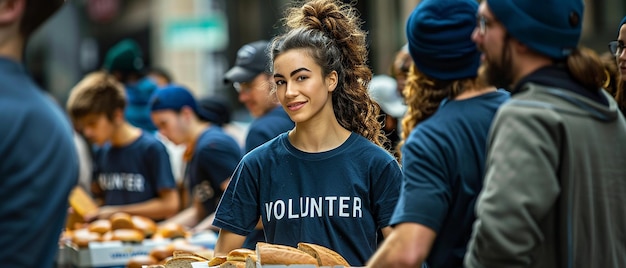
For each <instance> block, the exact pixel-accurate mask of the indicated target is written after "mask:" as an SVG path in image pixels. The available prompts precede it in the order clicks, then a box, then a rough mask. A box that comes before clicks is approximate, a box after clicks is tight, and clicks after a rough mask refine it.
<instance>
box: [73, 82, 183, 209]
mask: <svg viewBox="0 0 626 268" xmlns="http://www.w3.org/2000/svg"><path fill="white" fill-rule="evenodd" d="M126 104H127V100H126V95H125V91H124V87H123V85H122V84H121V83H119V82H118V81H117V80H116V79H115V78H114V77H113V76H111V75H109V74H107V73H105V72H93V73H90V74H88V75H87V76H85V77H84V78H83V79H82V80H81V81H80V82H79V83H78V84H77V85H76V86H74V88H73V89H72V90H71V92H70V96H69V98H68V101H67V112H68V114H69V116H70V118H71V120H72V122H73V123H74V127H75V128H76V130H77V131H78V132H80V133H81V134H83V136H84V137H85V138H87V139H88V140H89V141H90V142H91V143H92V144H94V145H95V146H96V147H97V148H96V149H95V150H96V151H95V152H94V167H93V168H94V171H93V173H94V176H93V181H92V187H91V190H92V193H93V194H94V196H95V197H96V200H97V201H98V203H100V204H101V205H102V206H101V207H100V208H99V210H98V211H97V212H96V213H94V214H93V215H87V216H86V220H88V221H89V220H91V219H94V218H101V219H108V218H109V217H110V216H111V215H112V214H114V213H116V212H126V213H129V214H132V215H141V216H145V217H149V218H152V219H154V220H163V219H166V218H168V217H171V216H173V215H174V214H176V211H177V210H178V208H179V195H178V191H177V190H176V184H175V182H174V176H173V174H172V168H171V166H170V160H169V155H168V153H167V150H166V149H165V146H164V145H163V144H162V143H161V142H160V141H159V140H157V139H156V137H154V135H153V134H151V133H146V132H145V131H144V130H142V129H140V128H137V127H135V126H133V125H131V124H130V123H128V121H126V119H125V117H124V109H125V108H126Z"/></svg>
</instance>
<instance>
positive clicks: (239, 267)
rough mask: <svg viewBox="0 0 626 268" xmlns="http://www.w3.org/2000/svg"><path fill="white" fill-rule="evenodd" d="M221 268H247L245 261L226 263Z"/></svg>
mask: <svg viewBox="0 0 626 268" xmlns="http://www.w3.org/2000/svg"><path fill="white" fill-rule="evenodd" d="M220 268H246V262H244V261H226V262H224V263H222V264H220Z"/></svg>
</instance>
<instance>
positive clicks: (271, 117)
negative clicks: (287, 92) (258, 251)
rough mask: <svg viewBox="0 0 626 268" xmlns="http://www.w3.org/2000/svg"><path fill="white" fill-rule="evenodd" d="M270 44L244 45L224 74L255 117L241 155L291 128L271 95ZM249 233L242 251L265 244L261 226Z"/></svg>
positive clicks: (291, 124)
mask: <svg viewBox="0 0 626 268" xmlns="http://www.w3.org/2000/svg"><path fill="white" fill-rule="evenodd" d="M268 45H269V41H267V40H257V41H254V42H251V43H248V44H245V45H243V46H242V47H241V48H239V50H238V51H237V59H236V60H235V66H233V67H232V68H230V69H229V70H228V71H227V72H226V73H225V74H224V80H225V81H226V82H230V83H233V86H234V87H235V89H236V90H237V94H238V100H239V102H241V103H243V104H244V105H245V106H246V109H248V112H250V114H251V115H252V117H254V120H253V121H252V123H250V126H249V127H248V131H247V133H246V138H245V144H244V151H245V152H246V153H247V152H250V151H252V150H253V149H254V148H256V147H258V146H259V145H261V144H263V143H265V142H267V141H269V140H271V139H273V138H275V137H276V136H278V135H279V134H282V133H284V132H287V131H289V130H290V129H292V128H293V127H294V123H293V121H291V119H290V118H289V116H288V115H287V113H286V112H285V110H284V109H283V108H282V107H280V105H279V103H278V101H277V100H276V96H275V95H274V94H271V93H270V92H271V91H272V86H271V85H272V82H271V80H272V77H271V74H270V73H269V68H268V67H269V63H270V59H269V56H268V53H267V48H268ZM258 227H259V228H257V230H255V231H254V232H252V233H251V234H250V235H249V236H248V239H247V240H246V242H245V243H244V245H243V247H245V248H250V249H254V248H255V247H256V243H257V242H262V241H264V240H265V235H264V234H263V230H262V229H260V227H261V226H260V225H259V226H258Z"/></svg>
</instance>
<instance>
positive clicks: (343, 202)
mask: <svg viewBox="0 0 626 268" xmlns="http://www.w3.org/2000/svg"><path fill="white" fill-rule="evenodd" d="M349 202H350V197H349V196H340V197H339V217H344V218H347V217H350V210H349V208H350V203H349ZM346 210H348V211H347V212H346Z"/></svg>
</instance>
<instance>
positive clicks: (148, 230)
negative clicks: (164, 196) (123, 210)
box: [130, 215, 157, 237]
mask: <svg viewBox="0 0 626 268" xmlns="http://www.w3.org/2000/svg"><path fill="white" fill-rule="evenodd" d="M130 221H131V222H132V223H133V227H134V228H135V229H137V230H139V231H142V232H143V235H144V236H145V237H150V236H152V235H153V234H154V233H155V232H156V229H157V226H156V223H154V221H153V220H152V219H150V218H148V217H144V216H138V215H133V216H131V217H130Z"/></svg>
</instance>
